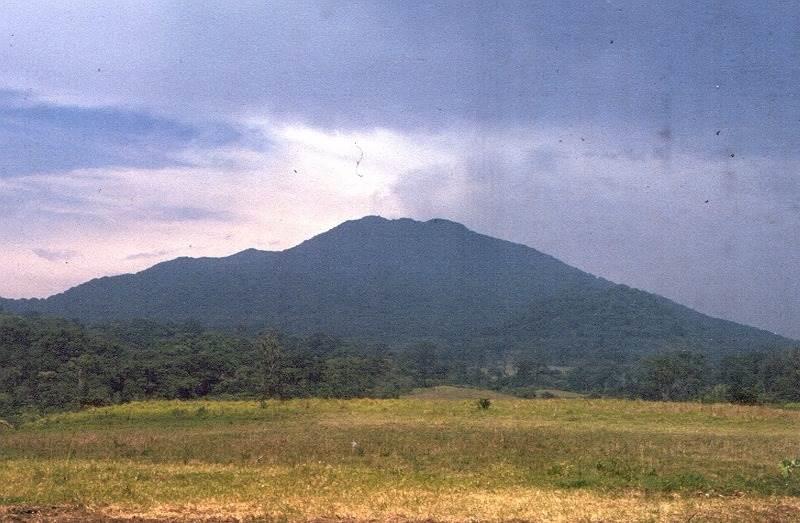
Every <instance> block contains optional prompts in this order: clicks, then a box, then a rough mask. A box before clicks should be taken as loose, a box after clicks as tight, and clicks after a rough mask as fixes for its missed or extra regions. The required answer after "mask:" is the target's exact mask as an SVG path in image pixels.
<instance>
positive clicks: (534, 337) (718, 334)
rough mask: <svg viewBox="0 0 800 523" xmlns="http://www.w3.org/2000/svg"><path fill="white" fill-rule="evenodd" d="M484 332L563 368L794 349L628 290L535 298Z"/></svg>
mask: <svg viewBox="0 0 800 523" xmlns="http://www.w3.org/2000/svg"><path fill="white" fill-rule="evenodd" d="M484 334H488V335H493V336H496V337H498V338H500V339H501V340H503V341H504V342H505V344H506V345H509V346H513V345H520V346H523V347H524V346H534V347H541V348H543V349H545V350H546V352H547V354H548V355H549V356H550V357H551V361H560V362H564V363H568V362H576V361H591V360H610V361H618V362H622V361H630V360H633V359H636V358H638V357H640V356H642V355H646V354H651V353H656V352H662V351H677V350H691V351H698V352H702V353H706V354H708V355H710V356H712V357H719V356H724V355H726V354H735V353H741V352H748V351H757V350H766V349H770V348H774V347H781V346H789V345H790V344H791V342H790V341H789V340H786V339H784V338H781V337H780V336H776V335H773V334H771V333H768V332H766V331H759V330H756V329H753V328H752V327H747V326H744V325H740V324H738V323H734V322H731V321H726V320H720V319H717V318H711V317H709V316H706V315H704V314H700V313H699V312H697V311H694V310H692V309H689V308H688V307H684V306H682V305H679V304H677V303H675V302H672V301H670V300H668V299H666V298H663V297H661V296H657V295H655V294H650V293H647V292H643V291H640V290H637V289H632V288H630V287H627V286H625V285H614V286H611V287H606V288H602V289H581V290H580V291H576V290H571V291H566V292H563V293H559V294H558V295H556V296H553V297H547V298H545V299H541V300H536V301H534V302H533V303H532V304H531V305H530V306H529V307H528V309H527V310H526V311H525V312H524V313H522V314H520V315H519V316H518V317H516V318H515V319H514V320H512V321H511V322H509V323H507V324H505V325H504V326H503V327H500V328H496V329H489V330H487V331H486V332H485V333H484Z"/></svg>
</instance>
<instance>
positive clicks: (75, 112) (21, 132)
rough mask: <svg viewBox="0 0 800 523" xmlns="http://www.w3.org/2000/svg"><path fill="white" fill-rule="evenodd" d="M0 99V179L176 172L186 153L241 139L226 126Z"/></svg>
mask: <svg viewBox="0 0 800 523" xmlns="http://www.w3.org/2000/svg"><path fill="white" fill-rule="evenodd" d="M26 96H28V95H23V93H20V92H14V91H5V92H4V94H2V95H0V143H2V146H0V176H4V177H8V176H21V175H28V174H35V173H49V172H60V171H71V170H75V169H81V168H92V167H117V166H127V167H142V168H154V167H164V166H177V165H182V164H185V163H186V158H185V157H182V156H181V155H182V154H183V153H184V152H185V151H187V150H189V149H190V148H213V147H221V146H224V145H226V144H230V143H233V142H235V141H237V140H238V139H240V138H241V135H240V133H239V132H238V131H236V130H235V129H234V128H233V127H231V126H230V125H229V124H222V123H215V122H205V123H197V124H191V125H190V124H186V123H183V122H180V121H177V120H173V119H168V118H164V117H157V116H153V115H152V114H149V113H147V112H143V111H132V110H127V109H120V108H113V107H94V108H83V107H76V106H64V105H57V104H52V103H43V102H37V101H33V100H31V99H27V98H26Z"/></svg>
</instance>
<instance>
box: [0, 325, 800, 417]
mask: <svg viewBox="0 0 800 523" xmlns="http://www.w3.org/2000/svg"><path fill="white" fill-rule="evenodd" d="M596 356H597V355H596ZM438 384H453V385H470V386H477V387H483V388H490V389H494V390H498V391H503V392H507V393H511V394H515V395H518V396H522V397H535V396H536V391H537V390H539V389H548V388H557V389H566V390H573V391H576V392H583V393H587V394H599V395H603V396H615V397H631V398H643V399H650V400H681V401H682V400H703V401H727V402H737V403H764V402H782V403H785V402H797V401H800V348H795V349H782V350H773V351H762V352H748V353H737V354H732V355H727V356H723V357H720V358H708V357H706V356H704V355H703V354H702V353H699V352H693V351H687V350H681V349H676V350H664V351H661V352H659V353H656V354H648V355H645V356H643V357H641V358H640V359H638V360H635V361H631V360H630V359H627V358H626V359H625V360H622V361H620V360H614V359H602V358H601V357H599V356H597V357H593V359H587V360H585V361H583V362H582V363H580V364H576V365H573V366H558V365H554V364H553V362H552V361H548V355H547V354H546V353H545V352H543V351H537V350H535V349H531V350H527V351H520V350H516V349H507V348H504V347H502V346H497V345H494V346H487V347H480V348H478V347H474V346H472V347H468V346H457V347H456V346H443V345H435V344H432V343H426V342H417V343H413V344H409V345H406V346H396V347H389V346H386V345H383V344H369V343H364V342H353V341H348V340H345V339H340V338H336V337H333V336H328V335H324V334H315V335H311V336H302V337H300V336H289V335H286V334H283V333H279V332H263V333H261V334H259V335H257V336H251V335H248V334H235V333H222V332H215V331H211V330H207V329H205V328H203V327H201V326H199V325H197V324H192V323H182V324H177V323H173V324H158V323H155V322H151V321H144V320H138V321H130V322H116V323H109V324H105V325H99V326H93V327H86V326H83V325H81V324H79V323H76V322H74V321H68V320H63V319H55V318H46V317H41V316H36V315H29V316H18V315H10V314H0V417H2V418H4V419H6V420H12V421H13V420H15V419H19V418H21V417H25V416H35V415H39V414H42V413H46V412H51V411H56V410H64V409H76V408H81V407H84V406H93V405H106V404H112V403H120V402H127V401H132V400H143V399H151V398H177V399H190V398H198V397H227V398H233V397H237V398H238V397H241V398H262V399H273V398H292V397H305V396H322V397H337V398H350V397H362V396H367V397H396V396H398V395H400V394H402V393H404V392H407V391H410V390H411V389H413V388H416V387H423V386H431V385H438Z"/></svg>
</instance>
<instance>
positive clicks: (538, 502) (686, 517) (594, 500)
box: [0, 492, 800, 523]
mask: <svg viewBox="0 0 800 523" xmlns="http://www.w3.org/2000/svg"><path fill="white" fill-rule="evenodd" d="M552 494H553V495H552V497H550V496H545V497H539V496H537V497H536V499H534V498H528V499H523V500H518V501H516V503H514V502H511V505H515V504H516V505H518V506H516V507H514V506H511V507H509V506H503V505H498V504H497V501H499V500H498V499H494V496H492V495H488V496H465V497H459V498H460V499H459V501H461V502H466V507H464V506H461V507H459V508H456V507H455V506H453V505H451V504H450V503H449V502H450V501H453V500H449V499H447V500H438V499H437V500H433V499H429V500H427V502H426V500H420V501H423V503H422V504H421V506H418V507H415V509H411V510H402V511H400V512H399V513H398V512H395V511H394V510H392V509H391V508H389V509H388V510H385V509H384V510H380V509H378V510H374V509H370V508H368V507H367V506H362V507H344V506H336V504H335V503H334V504H333V505H320V504H315V503H313V501H312V502H311V503H310V504H309V505H307V506H305V507H304V508H305V509H306V510H303V508H301V507H299V506H295V507H293V508H294V510H289V511H287V512H284V511H281V510H278V511H273V510H270V508H269V507H268V505H267V506H265V505H260V504H251V503H231V504H226V503H219V504H215V503H209V504H190V505H174V506H173V505H162V506H158V507H152V508H149V509H141V510H138V509H134V508H126V507H121V506H106V507H98V508H94V509H93V508H86V507H76V506H28V505H17V506H9V507H0V521H9V522H53V523H77V522H88V523H99V522H138V523H156V522H165V523H168V522H185V521H203V522H206V523H233V522H240V523H244V522H256V521H310V522H314V523H334V522H335V523H342V522H348V523H364V522H383V521H390V522H395V523H401V522H411V521H413V522H418V523H419V522H431V523H433V522H460V521H515V522H524V521H531V522H564V523H566V522H584V523H589V522H609V523H611V522H637V521H639V522H644V521H647V522H654V521H655V522H670V523H671V522H688V521H691V522H693V523H698V522H719V523H722V522H740V521H748V522H776V523H777V522H793V521H798V522H800V499H796V498H747V497H733V498H706V497H677V496H676V497H672V496H668V497H661V498H649V497H641V496H638V495H634V496H627V497H613V496H612V497H607V496H599V495H596V494H592V493H575V492H571V493H563V492H562V493H552ZM309 501H311V500H309ZM506 501H511V500H509V499H506ZM441 502H444V505H445V506H441V505H439V503H441ZM387 508H388V507H387ZM509 509H510V510H509Z"/></svg>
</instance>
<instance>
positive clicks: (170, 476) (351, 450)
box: [0, 390, 800, 522]
mask: <svg viewBox="0 0 800 523" xmlns="http://www.w3.org/2000/svg"><path fill="white" fill-rule="evenodd" d="M456 392H457V391H456ZM440 393H441V395H442V396H443V397H445V398H451V397H453V396H458V394H456V393H454V391H452V390H450V391H447V390H445V391H440ZM467 394H473V393H471V392H467ZM431 395H432V396H435V394H429V396H431ZM478 395H479V396H480V395H481V394H478ZM799 428H800V411H797V410H784V409H776V408H766V407H740V406H731V405H699V404H688V403H687V404H680V403H647V402H635V401H621V400H588V399H552V400H517V399H509V398H502V397H495V398H494V399H492V403H491V407H490V408H489V409H486V410H481V409H478V408H477V406H476V402H475V401H474V400H472V399H442V398H437V397H428V399H425V396H424V395H422V394H417V395H416V396H415V397H410V398H404V399H399V400H366V399H365V400H348V401H344V400H342V401H339V400H319V399H313V400H291V401H282V402H279V401H274V402H272V401H271V402H267V404H266V406H263V407H262V406H261V405H260V404H259V402H228V401H219V402H214V401H193V402H177V401H159V402H148V403H132V404H127V405H121V406H114V407H108V408H100V409H91V410H86V411H82V412H75V413H67V414H59V415H54V416H51V417H48V418H46V419H42V420H38V421H36V422H31V423H28V424H26V425H23V426H21V427H18V428H17V429H16V430H5V431H2V432H0V506H1V507H2V508H0V516H2V517H3V518H5V519H14V518H19V519H26V518H33V519H35V518H36V517H38V518H40V519H58V518H62V519H63V520H69V519H70V518H73V519H74V520H76V521H77V520H92V519H93V518H94V519H95V520H102V519H107V518H126V517H133V516H138V517H142V518H151V519H156V520H160V519H182V518H183V519H192V520H196V519H204V518H205V519H219V520H247V519H277V520H282V519H288V520H307V519H320V520H325V519H352V520H386V519H393V520H408V519H411V520H458V521H462V520H470V519H471V520H481V521H483V520H508V519H517V520H537V521H581V520H585V521H689V520H690V521H692V522H696V521H758V520H762V521H793V520H796V521H800V471H799V472H798V473H795V474H790V475H789V477H784V476H783V475H782V474H781V470H780V467H779V463H780V462H781V460H783V459H787V458H794V457H797V456H798V455H800V430H798V429H799ZM354 442H355V444H354Z"/></svg>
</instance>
